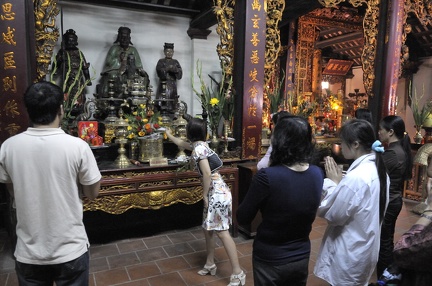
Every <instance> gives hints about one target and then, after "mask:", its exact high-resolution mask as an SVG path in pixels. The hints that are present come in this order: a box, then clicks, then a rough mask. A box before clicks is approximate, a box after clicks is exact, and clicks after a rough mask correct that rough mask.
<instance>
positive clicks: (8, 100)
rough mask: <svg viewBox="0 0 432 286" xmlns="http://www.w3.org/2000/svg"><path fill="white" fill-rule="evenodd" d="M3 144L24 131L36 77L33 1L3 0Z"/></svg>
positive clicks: (0, 62)
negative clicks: (27, 93) (27, 98)
mask: <svg viewBox="0 0 432 286" xmlns="http://www.w3.org/2000/svg"><path fill="white" fill-rule="evenodd" d="M0 5H1V6H0V9H1V10H0V36H1V38H0V53H1V58H0V78H1V82H0V84H1V86H0V90H1V91H0V144H1V143H2V142H3V141H4V140H6V139H7V138H8V137H10V136H13V135H15V134H17V133H19V132H22V131H24V130H25V129H26V128H27V126H28V116H27V112H26V110H25V107H24V104H23V100H22V97H23V94H24V91H25V89H26V88H27V86H28V85H29V84H30V83H31V81H32V79H34V78H35V68H34V67H35V61H34V58H35V57H34V45H35V41H34V23H35V22H34V17H33V2H32V1H31V0H25V1H11V0H9V1H7V0H6V1H5V0H0Z"/></svg>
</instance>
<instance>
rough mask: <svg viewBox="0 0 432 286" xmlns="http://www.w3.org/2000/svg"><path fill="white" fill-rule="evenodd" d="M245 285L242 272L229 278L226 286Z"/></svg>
mask: <svg viewBox="0 0 432 286" xmlns="http://www.w3.org/2000/svg"><path fill="white" fill-rule="evenodd" d="M240 284H241V285H242V286H243V285H245V284H246V274H245V273H244V272H243V271H242V272H240V273H239V274H233V275H231V277H230V284H228V285H227V286H238V285H240Z"/></svg>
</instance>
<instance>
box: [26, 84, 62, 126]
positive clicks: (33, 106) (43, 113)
mask: <svg viewBox="0 0 432 286" xmlns="http://www.w3.org/2000/svg"><path fill="white" fill-rule="evenodd" d="M63 100H64V96H63V91H62V89H61V88H60V87H58V86H57V85H55V84H53V83H50V82H47V81H42V82H37V83H34V84H32V85H30V86H29V87H28V88H27V90H26V92H25V93H24V104H25V107H26V109H27V113H28V115H29V118H30V120H31V121H32V123H33V124H40V125H46V124H50V123H52V122H53V121H54V119H55V118H56V116H57V114H58V113H59V111H60V106H61V105H62V104H63Z"/></svg>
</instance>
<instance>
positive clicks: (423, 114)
mask: <svg viewBox="0 0 432 286" xmlns="http://www.w3.org/2000/svg"><path fill="white" fill-rule="evenodd" d="M423 96H424V86H423V92H422V94H421V96H420V98H418V97H417V91H416V90H414V96H413V95H412V94H410V95H409V97H410V99H411V109H412V112H413V117H414V123H415V128H416V130H417V131H420V129H421V128H422V126H423V123H424V122H425V121H426V119H427V118H428V116H429V115H430V114H431V113H432V101H429V102H428V103H426V104H425V105H423V107H422V108H420V101H421V99H422V98H423Z"/></svg>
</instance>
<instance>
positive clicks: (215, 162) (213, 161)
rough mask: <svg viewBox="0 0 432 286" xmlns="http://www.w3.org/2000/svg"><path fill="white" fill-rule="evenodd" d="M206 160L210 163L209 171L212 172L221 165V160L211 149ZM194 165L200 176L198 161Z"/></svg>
mask: <svg viewBox="0 0 432 286" xmlns="http://www.w3.org/2000/svg"><path fill="white" fill-rule="evenodd" d="M207 161H208V162H209V165H210V171H211V172H212V173H213V172H214V171H216V170H217V169H219V168H220V167H222V166H223V162H222V160H221V159H220V158H219V156H218V154H216V153H215V151H213V150H211V151H210V155H209V156H208V157H207ZM196 166H197V169H198V173H199V174H200V175H201V176H202V173H201V170H200V167H199V161H197V162H196Z"/></svg>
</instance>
